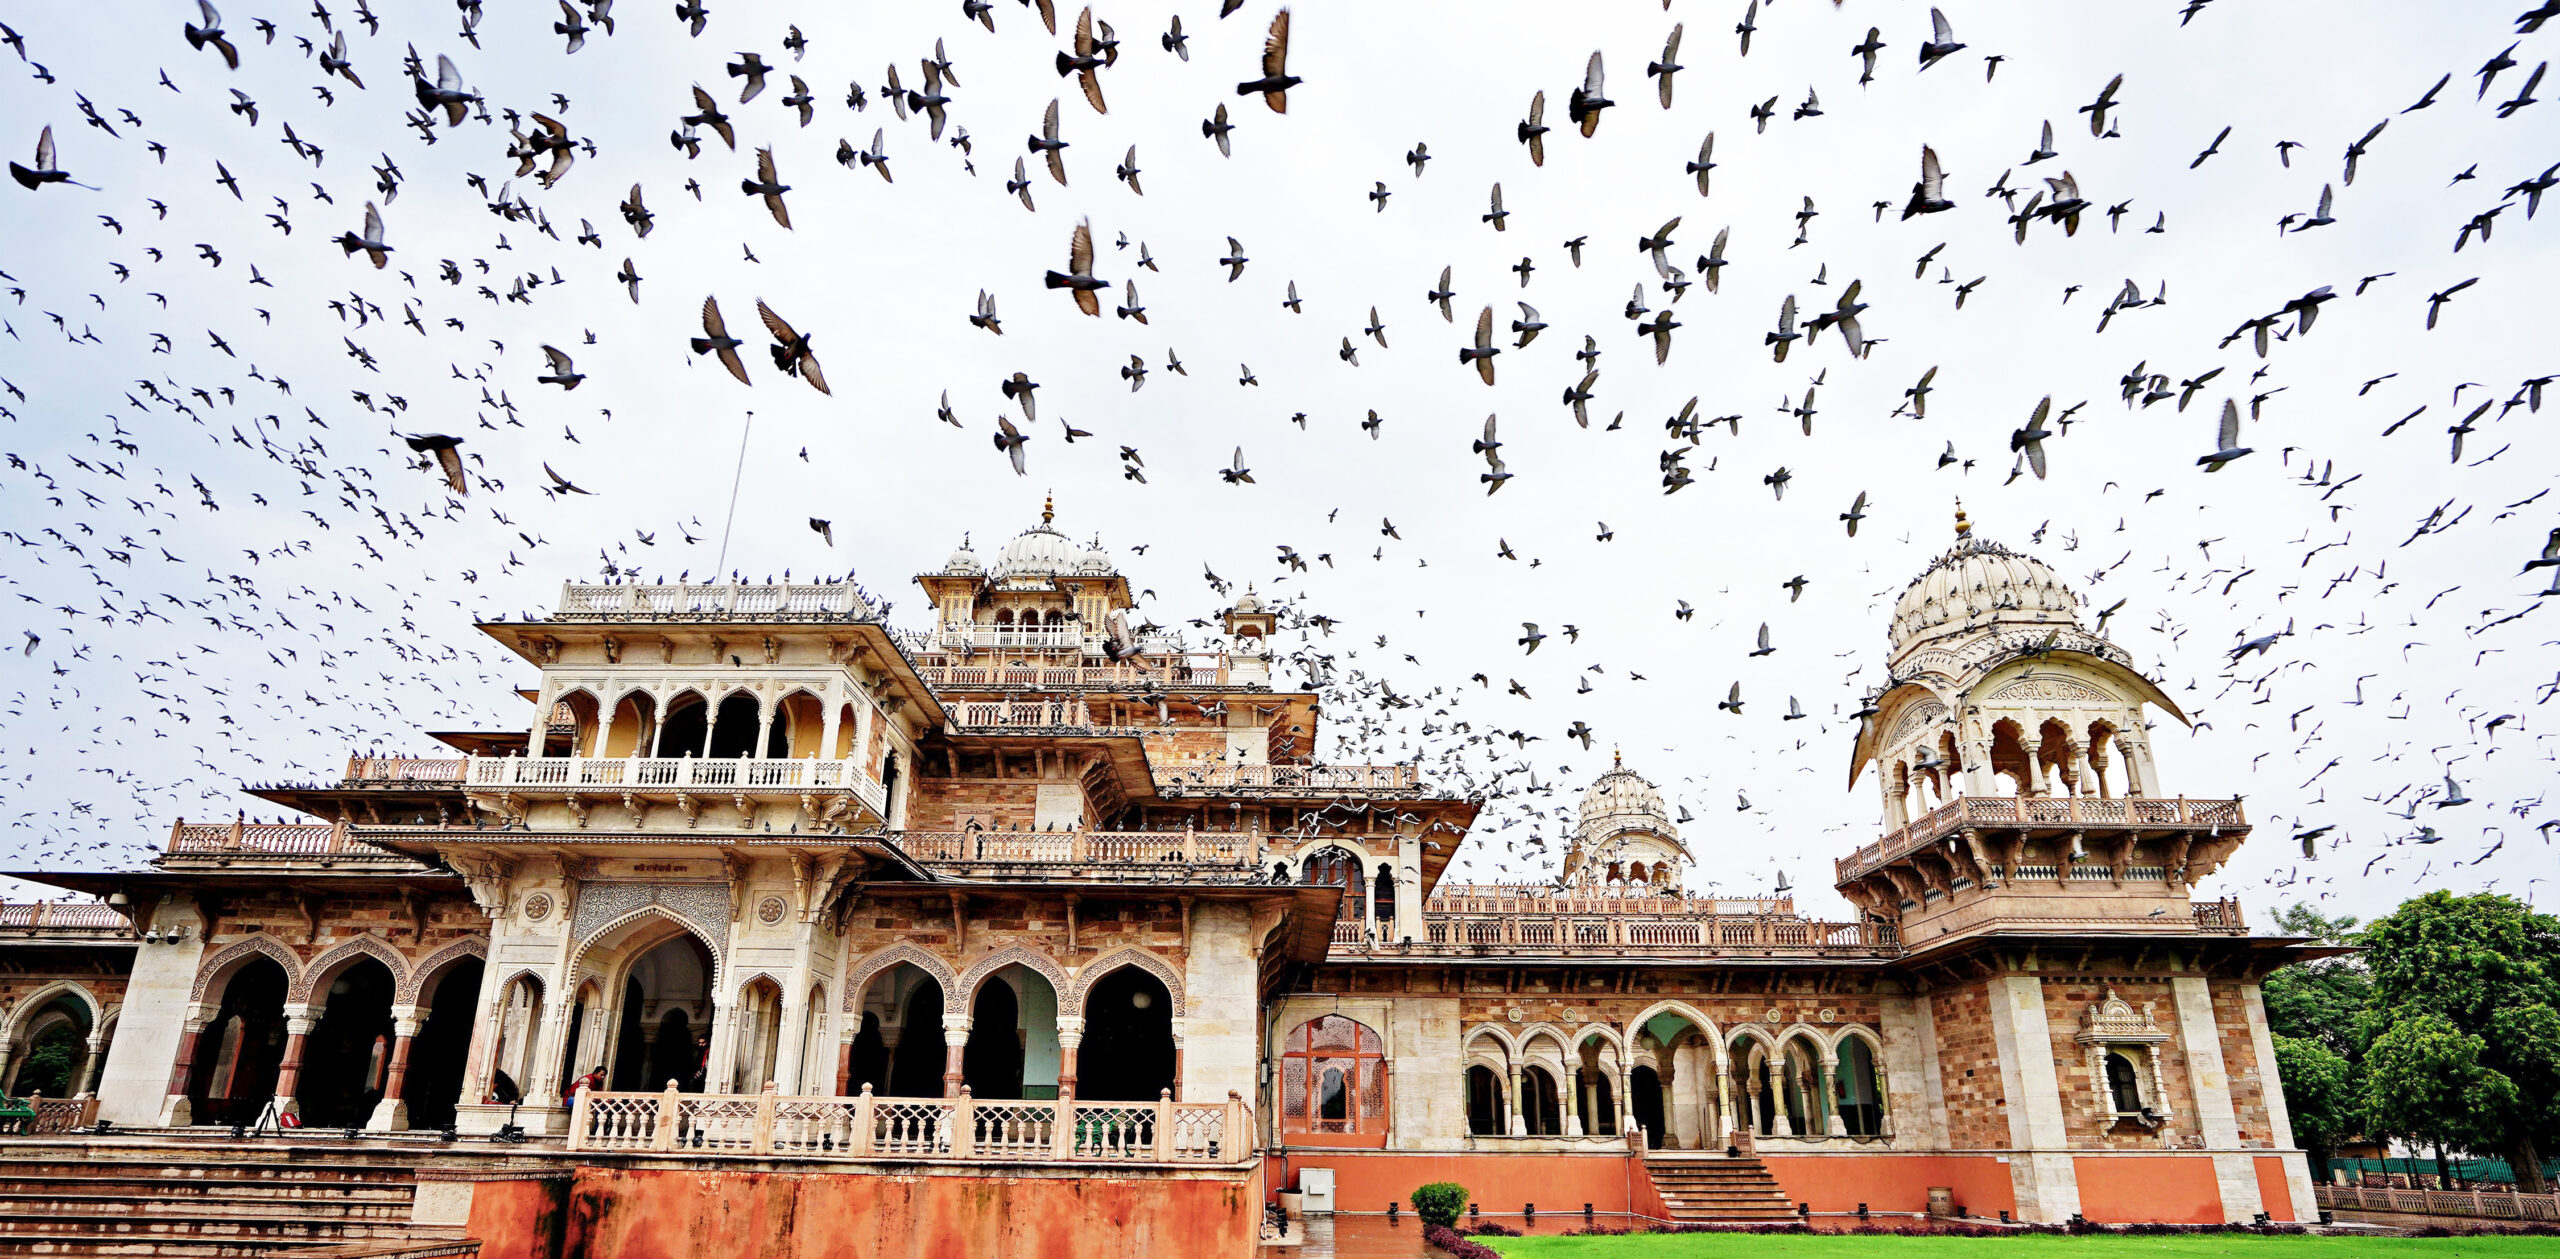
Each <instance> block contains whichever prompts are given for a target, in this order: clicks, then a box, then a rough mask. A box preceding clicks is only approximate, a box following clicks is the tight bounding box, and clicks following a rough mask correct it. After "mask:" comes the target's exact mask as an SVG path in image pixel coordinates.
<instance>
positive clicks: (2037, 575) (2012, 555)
mask: <svg viewBox="0 0 2560 1259" xmlns="http://www.w3.org/2000/svg"><path fill="white" fill-rule="evenodd" d="M2079 609H2080V598H2079V596H2078V595H2076V594H2073V593H2072V591H2071V588H2070V587H2069V586H2066V585H2064V584H2062V577H2061V575H2060V574H2058V573H2056V572H2054V571H2053V569H2051V568H2050V567H2047V566H2046V564H2045V563H2044V561H2042V560H2039V559H2037V558H2035V557H2034V556H2031V555H2022V554H2020V553H2018V552H2016V551H2012V550H2010V549H2009V548H2007V547H2005V546H2002V545H2000V544H1999V543H1997V542H1989V541H1985V540H1983V539H1980V538H1976V537H1974V536H1973V525H1972V523H1971V522H1969V521H1967V520H1966V519H1965V515H1964V510H1963V509H1962V508H1961V507H1959V508H1958V509H1957V510H1956V544H1955V545H1954V546H1951V547H1949V548H1947V550H1946V553H1945V554H1943V555H1940V556H1939V557H1938V558H1937V559H1935V560H1933V561H1931V562H1930V564H1929V567H1928V568H1926V569H1923V570H1922V571H1921V573H1920V575H1919V576H1918V577H1914V578H1912V579H1911V585H1910V586H1909V588H1907V589H1905V590H1904V591H1903V592H1902V598H1901V600H1900V601H1899V602H1897V603H1896V604H1895V605H1894V608H1893V624H1892V625H1891V627H1889V628H1888V629H1887V631H1886V638H1887V640H1888V641H1889V642H1890V643H1891V645H1892V650H1893V652H1894V653H1895V654H1896V655H1900V654H1901V652H1902V650H1903V649H1904V648H1906V647H1909V646H1911V645H1912V644H1914V643H1917V642H1922V641H1925V640H1928V639H1931V638H1936V637H1938V636H1940V635H1942V634H1945V633H1949V632H1954V631H1956V630H1965V629H1988V628H1990V627H1992V626H1995V625H2068V626H2075V627H2076V626H2078V625H2079V624H2080V612H2079Z"/></svg>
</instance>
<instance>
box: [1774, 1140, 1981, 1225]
mask: <svg viewBox="0 0 2560 1259" xmlns="http://www.w3.org/2000/svg"><path fill="white" fill-rule="evenodd" d="M1763 1161H1764V1162H1766V1163H1767V1164H1768V1165H1769V1174H1770V1175H1772V1176H1775V1177H1777V1178H1778V1187H1779V1188H1780V1189H1783V1190H1785V1191H1786V1194H1787V1200H1788V1201H1790V1202H1804V1203H1810V1204H1812V1207H1813V1209H1814V1210H1816V1211H1855V1210H1857V1209H1858V1204H1859V1203H1861V1202H1863V1203H1866V1204H1867V1209H1868V1210H1870V1211H1914V1212H1918V1211H1926V1210H1928V1209H1929V1190H1930V1188H1931V1187H1932V1186H1944V1187H1946V1188H1948V1189H1952V1190H1954V1191H1955V1195H1956V1205H1957V1206H1959V1207H1962V1208H1963V1209H1964V1210H1965V1211H1966V1212H1968V1213H1970V1214H1973V1215H1979V1216H1984V1217H1986V1218H1994V1219H1996V1218H1998V1217H1999V1214H2000V1213H2001V1212H2002V1211H2015V1210H2017V1207H2018V1197H2017V1191H2016V1189H2015V1188H2014V1187H2013V1186H2012V1184H2011V1183H2010V1180H2009V1165H2008V1164H2006V1163H2003V1162H2001V1161H2000V1160H1999V1159H1998V1158H1996V1157H1993V1156H1991V1155H1988V1154H1978V1155H1966V1154H1842V1155H1824V1154H1797V1155H1775V1156H1771V1157H1768V1158H1765V1159H1764V1160H1763Z"/></svg>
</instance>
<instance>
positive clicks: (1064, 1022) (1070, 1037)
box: [1058, 1014, 1179, 1103]
mask: <svg viewBox="0 0 2560 1259" xmlns="http://www.w3.org/2000/svg"><path fill="white" fill-rule="evenodd" d="M1083 1047H1084V1016H1083V1015H1080V1014H1062V1015H1059V1016H1058V1100H1059V1101H1060V1102H1062V1103H1063V1102H1071V1101H1074V1100H1075V1096H1076V1051H1077V1050H1079V1049H1081V1048H1083ZM1177 1074H1179V1073H1177Z"/></svg>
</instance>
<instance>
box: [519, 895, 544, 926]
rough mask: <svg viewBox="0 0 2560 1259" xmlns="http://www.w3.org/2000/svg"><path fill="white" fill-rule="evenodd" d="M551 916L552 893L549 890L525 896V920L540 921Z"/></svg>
mask: <svg viewBox="0 0 2560 1259" xmlns="http://www.w3.org/2000/svg"><path fill="white" fill-rule="evenodd" d="M550 916H551V894H550V893H549V892H536V893H534V894H533V895H531V896H529V897H526V898H525V902H524V920H525V921H526V922H540V921H542V920H543V919H545V918H548V917H550Z"/></svg>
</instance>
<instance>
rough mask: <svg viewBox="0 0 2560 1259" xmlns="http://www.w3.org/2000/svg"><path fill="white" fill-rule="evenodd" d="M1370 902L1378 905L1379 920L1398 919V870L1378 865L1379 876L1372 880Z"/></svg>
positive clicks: (1392, 920) (1391, 920)
mask: <svg viewBox="0 0 2560 1259" xmlns="http://www.w3.org/2000/svg"><path fill="white" fill-rule="evenodd" d="M1369 903H1370V904H1372V905H1375V906H1377V907H1378V921H1380V922H1394V921H1395V920H1396V872H1395V871H1394V870H1392V869H1389V868H1388V867H1386V866H1383V865H1382V866H1379V867H1378V877H1377V878H1376V879H1374V880H1372V881H1371V887H1370V889H1369Z"/></svg>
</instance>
